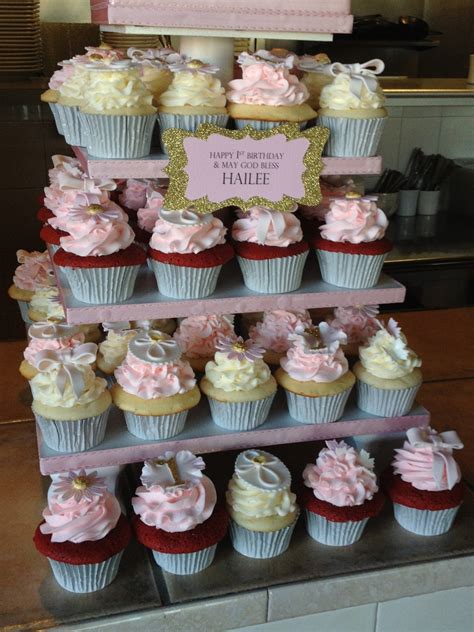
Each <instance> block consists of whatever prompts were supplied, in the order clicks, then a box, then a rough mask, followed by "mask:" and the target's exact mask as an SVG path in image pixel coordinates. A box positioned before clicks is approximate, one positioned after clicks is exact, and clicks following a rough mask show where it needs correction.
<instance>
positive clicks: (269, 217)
mask: <svg viewBox="0 0 474 632" xmlns="http://www.w3.org/2000/svg"><path fill="white" fill-rule="evenodd" d="M257 213H258V215H257V218H258V224H257V239H258V243H260V244H263V243H265V238H266V236H267V234H268V231H269V229H270V226H272V227H273V230H274V231H275V234H276V236H277V237H281V236H282V235H283V232H284V231H285V228H286V223H285V218H284V217H283V213H280V212H278V211H271V210H270V209H267V208H258V210H257Z"/></svg>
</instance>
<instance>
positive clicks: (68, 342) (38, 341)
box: [23, 332, 84, 366]
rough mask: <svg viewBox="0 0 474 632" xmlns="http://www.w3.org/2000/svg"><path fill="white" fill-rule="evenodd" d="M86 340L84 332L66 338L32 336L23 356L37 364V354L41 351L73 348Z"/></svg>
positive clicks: (31, 362)
mask: <svg viewBox="0 0 474 632" xmlns="http://www.w3.org/2000/svg"><path fill="white" fill-rule="evenodd" d="M83 342H84V334H83V333H82V332H78V333H77V334H74V335H73V336H65V337H64V338H30V340H29V342H28V346H27V347H26V349H25V350H24V351H23V357H24V358H25V360H26V361H27V362H29V363H30V364H31V365H33V366H35V358H36V355H37V354H38V353H39V352H40V351H46V350H51V351H60V350H61V349H73V348H74V347H77V346H78V345H82V344H83Z"/></svg>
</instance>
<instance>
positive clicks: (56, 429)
mask: <svg viewBox="0 0 474 632" xmlns="http://www.w3.org/2000/svg"><path fill="white" fill-rule="evenodd" d="M109 411H110V406H109V408H107V410H105V411H104V412H103V413H102V414H100V415H96V416H95V417H86V418H85V419H76V420H70V421H62V420H60V419H49V418H47V417H43V416H42V415H38V413H35V412H34V411H33V413H34V416H35V419H36V421H37V423H38V426H39V427H40V428H41V434H42V435H43V440H44V442H45V443H46V445H47V446H48V447H50V448H51V449H52V450H56V451H57V452H84V451H85V450H90V449H91V448H94V447H95V446H96V445H99V443H101V442H102V441H103V440H104V436H105V429H106V427H107V418H108V416H109Z"/></svg>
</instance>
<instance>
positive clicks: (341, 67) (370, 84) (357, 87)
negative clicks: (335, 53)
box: [329, 59, 385, 97]
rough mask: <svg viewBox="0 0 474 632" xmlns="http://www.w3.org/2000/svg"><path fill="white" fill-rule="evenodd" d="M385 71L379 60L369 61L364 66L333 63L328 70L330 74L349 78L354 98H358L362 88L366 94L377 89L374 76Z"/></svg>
mask: <svg viewBox="0 0 474 632" xmlns="http://www.w3.org/2000/svg"><path fill="white" fill-rule="evenodd" d="M384 69H385V64H384V63H383V61H382V60H381V59H371V60H369V61H366V62H365V63H364V64H341V63H340V62H335V63H334V64H331V66H330V68H329V70H330V72H331V74H332V75H333V76H334V77H336V76H337V75H341V74H344V75H349V76H350V78H351V90H352V92H353V94H355V96H356V97H360V95H361V92H362V86H365V88H366V89H367V91H368V92H372V93H373V92H375V91H376V89H377V78H376V75H380V73H382V72H383V71H384Z"/></svg>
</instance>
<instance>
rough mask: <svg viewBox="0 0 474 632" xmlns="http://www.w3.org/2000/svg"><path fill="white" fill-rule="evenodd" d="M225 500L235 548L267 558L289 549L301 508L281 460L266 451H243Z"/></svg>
mask: <svg viewBox="0 0 474 632" xmlns="http://www.w3.org/2000/svg"><path fill="white" fill-rule="evenodd" d="M226 500H227V509H228V512H229V514H230V517H231V522H230V539H231V540H232V546H233V547H234V549H235V550H236V551H238V552H239V553H241V554H242V555H245V556H246V557H252V558H258V559H268V558H272V557H276V556H277V555H281V554H282V553H284V552H285V551H286V550H287V548H288V547H289V545H290V540H291V536H292V534H293V530H294V528H295V525H296V521H297V519H298V515H299V508H298V505H297V504H296V496H295V494H293V493H292V491H291V474H290V472H289V470H288V468H287V467H286V466H285V465H284V463H282V462H281V461H280V459H278V458H277V457H276V456H273V454H269V453H268V452H264V451H263V450H256V449H254V450H245V452H241V453H240V454H239V456H238V457H237V459H236V461H235V469H234V475H233V476H232V478H231V480H230V481H229V486H228V490H227V493H226Z"/></svg>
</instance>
